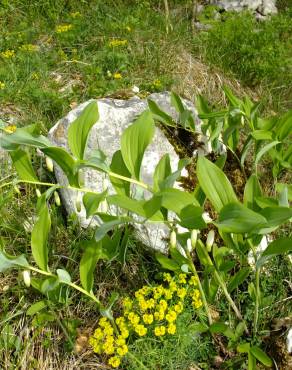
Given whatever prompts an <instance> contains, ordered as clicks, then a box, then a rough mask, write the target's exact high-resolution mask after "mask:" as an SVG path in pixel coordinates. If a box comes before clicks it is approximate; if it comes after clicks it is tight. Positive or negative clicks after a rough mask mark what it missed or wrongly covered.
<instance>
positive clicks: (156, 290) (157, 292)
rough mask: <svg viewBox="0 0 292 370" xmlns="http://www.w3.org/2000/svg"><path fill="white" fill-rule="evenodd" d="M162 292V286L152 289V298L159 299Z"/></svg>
mask: <svg viewBox="0 0 292 370" xmlns="http://www.w3.org/2000/svg"><path fill="white" fill-rule="evenodd" d="M163 291H164V289H163V286H162V285H159V286H157V287H155V288H153V297H154V298H155V299H159V298H161V296H162V294H163Z"/></svg>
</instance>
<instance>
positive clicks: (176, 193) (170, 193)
mask: <svg viewBox="0 0 292 370" xmlns="http://www.w3.org/2000/svg"><path fill="white" fill-rule="evenodd" d="M156 195H157V196H161V197H162V201H161V205H162V206H163V207H164V208H166V209H168V210H170V211H173V212H175V213H176V214H177V215H178V214H179V213H180V212H181V211H182V209H183V208H185V207H186V206H188V205H190V204H192V205H195V206H199V203H198V201H197V200H196V198H195V195H194V194H191V193H187V192H185V191H182V190H179V189H164V190H163V191H160V192H159V193H156Z"/></svg>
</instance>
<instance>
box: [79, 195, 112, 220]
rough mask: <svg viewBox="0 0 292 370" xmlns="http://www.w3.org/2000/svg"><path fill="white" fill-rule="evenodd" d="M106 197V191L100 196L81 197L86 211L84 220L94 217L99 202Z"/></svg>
mask: <svg viewBox="0 0 292 370" xmlns="http://www.w3.org/2000/svg"><path fill="white" fill-rule="evenodd" d="M106 195H107V190H105V191H103V192H102V193H100V194H96V193H86V194H84V196H83V204H84V207H85V209H86V218H88V217H90V216H92V215H94V214H95V213H96V212H97V209H98V206H99V204H100V202H102V201H103V200H104V199H105V198H106Z"/></svg>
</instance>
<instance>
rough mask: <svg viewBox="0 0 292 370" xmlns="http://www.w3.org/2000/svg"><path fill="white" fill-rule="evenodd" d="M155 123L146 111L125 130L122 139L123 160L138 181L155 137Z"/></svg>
mask: <svg viewBox="0 0 292 370" xmlns="http://www.w3.org/2000/svg"><path fill="white" fill-rule="evenodd" d="M154 130H155V126H154V121H153V118H152V115H151V113H150V112H149V111H145V112H144V113H142V114H141V115H140V117H139V118H138V119H137V120H136V121H135V122H134V123H133V124H132V125H131V126H129V127H127V128H126V129H125V131H124V132H123V134H122V138H121V152H122V156H123V160H124V162H125V164H126V166H127V168H128V170H129V172H130V173H131V175H132V176H133V177H134V178H135V179H136V180H139V179H140V169H141V164H142V160H143V156H144V152H145V150H146V148H147V146H148V145H149V144H150V143H151V141H152V138H153V135H154Z"/></svg>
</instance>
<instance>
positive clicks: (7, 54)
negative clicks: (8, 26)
mask: <svg viewBox="0 0 292 370" xmlns="http://www.w3.org/2000/svg"><path fill="white" fill-rule="evenodd" d="M1 57H2V58H4V59H11V58H13V57H15V51H14V50H5V51H2V53H1Z"/></svg>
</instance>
